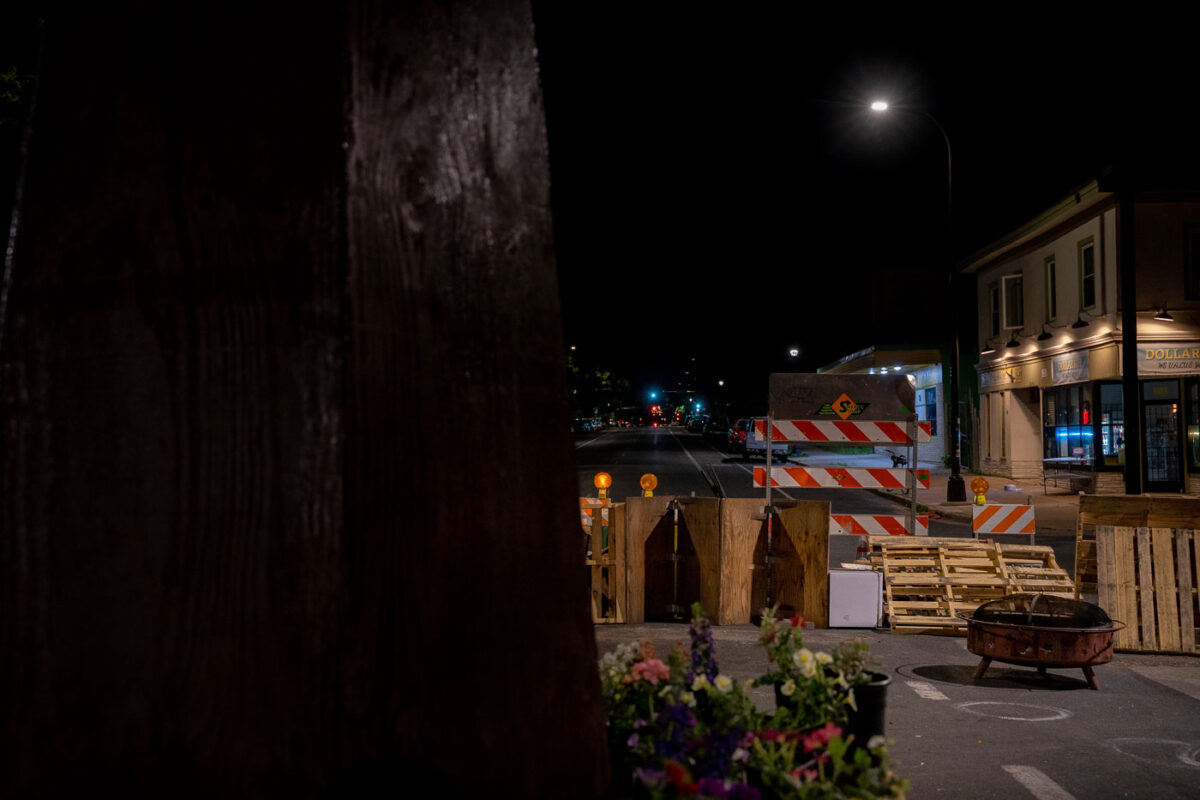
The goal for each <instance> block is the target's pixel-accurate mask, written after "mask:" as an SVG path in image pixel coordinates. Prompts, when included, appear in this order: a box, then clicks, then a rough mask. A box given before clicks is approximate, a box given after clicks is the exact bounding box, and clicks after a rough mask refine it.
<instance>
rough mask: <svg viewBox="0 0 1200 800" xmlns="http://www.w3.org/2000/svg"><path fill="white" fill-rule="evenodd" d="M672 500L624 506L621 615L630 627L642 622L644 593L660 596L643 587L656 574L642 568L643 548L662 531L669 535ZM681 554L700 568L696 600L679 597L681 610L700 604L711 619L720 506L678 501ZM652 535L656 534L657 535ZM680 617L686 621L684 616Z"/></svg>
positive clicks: (716, 597) (716, 596) (710, 501)
mask: <svg viewBox="0 0 1200 800" xmlns="http://www.w3.org/2000/svg"><path fill="white" fill-rule="evenodd" d="M672 500H673V498H671V497H667V496H663V497H630V498H627V499H626V501H625V507H626V523H627V530H628V535H627V537H626V539H627V541H626V549H625V559H626V560H625V576H626V598H627V605H626V613H625V620H626V621H627V622H630V623H638V622H645V621H646V611H647V609H646V596H647V592H660V591H661V587H660V586H648V585H647V580H648V577H650V576H651V575H654V574H655V570H654V564H650V565H648V564H647V559H646V550H647V545H651V544H653V543H652V542H651V539H652V537H653V539H654V541H655V542H658V541H660V537H662V536H663V528H662V526H663V525H666V526H667V530H666V534H667V535H672V530H671V529H672V528H673V521H672V511H671V509H670V503H671V501H672ZM679 501H680V517H681V523H680V529H681V530H680V538H681V543H680V552H681V553H687V554H690V553H692V552H694V553H695V559H696V561H697V562H698V564H699V570H698V571H699V596H698V597H694V596H693V597H682V596H681V597H680V598H679V600H680V603H681V604H682V605H683V607H684V608H685V609H686V608H687V606H688V605H690V603H691V602H692V601H693V600H699V601H700V604H701V605H702V606H704V608H705V610H706V611H707V613H708V614H709V616H712V615H713V614H714V609H716V608H717V606H718V605H719V602H720V578H721V576H720V556H721V532H720V517H721V512H720V504H721V502H722V501H720V500H718V499H717V498H702V497H681V498H679ZM656 531H658V533H657V534H656ZM686 613H687V612H686V611H685V615H686Z"/></svg>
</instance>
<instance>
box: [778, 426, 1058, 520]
mask: <svg viewBox="0 0 1200 800" xmlns="http://www.w3.org/2000/svg"><path fill="white" fill-rule="evenodd" d="M789 465H790V466H808V467H891V466H892V459H891V457H890V456H889V455H888V453H887V452H886V451H885V449H884V448H882V447H881V448H878V449H877V451H876V452H875V453H868V454H863V455H858V454H848V453H835V452H831V451H829V450H825V449H823V448H820V447H815V446H811V445H805V446H804V447H803V448H802V449H801V450H800V452H799V453H798V454H793V455H792V457H791V459H790V462H789ZM918 466H919V467H920V468H921V469H927V470H929V488H928V489H926V488H924V487H922V486H918V487H917V502H918V503H920V504H922V505H925V506H928V507H929V509H930V511H934V512H936V513H938V514H940V515H941V516H942V517H945V518H953V519H963V520H970V519H971V500H972V499H973V495H972V493H971V481H972V480H973V479H975V478H976V477H983V479H984V480H986V481H987V482H988V490H987V494H986V495H985V496H986V497H987V501H988V502H989V503H1004V504H1022V503H1024V504H1031V505H1033V507H1034V510H1033V513H1034V517H1035V519H1036V520H1037V530H1038V533H1043V532H1046V533H1071V534H1074V532H1075V523H1076V518H1077V517H1078V514H1079V496H1078V495H1075V494H1070V493H1068V492H1064V491H1063V490H1062V489H1057V490H1056V489H1054V488H1053V487H1052V488H1051V491H1050V494H1043V490H1042V487H1040V486H1038V485H1037V482H1036V481H1031V482H1024V483H1015V482H1014V481H1013V480H1012V479H1010V478H1004V477H1000V476H997V475H983V476H979V475H977V474H975V473H971V472H967V471H966V470H964V471H963V472H962V478H963V484H964V487H965V489H966V497H967V500H966V502H963V503H948V502H947V501H946V484H947V483H948V482H949V479H950V468H949V467H947V466H944V465H943V464H942V462H941V461H937V462H932V461H925V460H922V459H920V458H919V455H918ZM1014 483H1015V487H1014V488H1015V491H1014V490H1011V489H1009V490H1006V489H1005V486H1011V485H1013V484H1014ZM870 491H873V492H875V493H876V494H878V495H880V496H882V497H887V498H889V499H892V500H896V501H897V504H900V503H901V502H903V500H902V498H907V495H906V494H905V495H902V494H899V493H897V492H888V491H887V490H885V489H872V490H870Z"/></svg>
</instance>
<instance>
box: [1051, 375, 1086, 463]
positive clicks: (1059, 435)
mask: <svg viewBox="0 0 1200 800" xmlns="http://www.w3.org/2000/svg"><path fill="white" fill-rule="evenodd" d="M1043 407H1044V414H1043V427H1044V430H1043V436H1042V442H1043V452H1044V453H1045V456H1044V457H1045V458H1078V459H1082V460H1083V461H1085V462H1087V463H1091V462H1092V460H1093V459H1094V458H1095V445H1094V441H1093V440H1094V439H1095V430H1094V422H1095V421H1094V420H1093V418H1092V387H1091V384H1077V385H1075V386H1064V387H1062V388H1059V389H1048V390H1046V392H1045V395H1044V399H1043Z"/></svg>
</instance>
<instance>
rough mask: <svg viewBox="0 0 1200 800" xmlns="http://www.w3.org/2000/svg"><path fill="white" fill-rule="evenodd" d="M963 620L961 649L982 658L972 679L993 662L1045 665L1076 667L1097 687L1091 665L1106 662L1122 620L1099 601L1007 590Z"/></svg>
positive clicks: (1041, 668)
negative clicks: (964, 645) (964, 646)
mask: <svg viewBox="0 0 1200 800" xmlns="http://www.w3.org/2000/svg"><path fill="white" fill-rule="evenodd" d="M958 616H959V617H960V618H961V619H965V620H966V621H967V649H968V650H970V651H971V652H972V653H974V654H975V655H977V656H981V657H982V660H981V661H980V662H979V666H978V667H976V668H975V675H974V677H975V678H977V679H978V678H982V677H983V673H985V672H986V671H987V668H988V665H989V664H991V663H992V662H993V661H1002V662H1004V663H1007V664H1020V665H1024V666H1030V667H1037V671H1038V673H1039V674H1041V675H1045V674H1046V670H1047V669H1064V668H1067V667H1079V668H1081V669H1082V670H1083V675H1084V677H1085V678H1087V684H1088V688H1089V689H1099V688H1100V686H1099V685H1098V684H1097V683H1096V675H1095V673H1094V672H1093V671H1092V667H1095V666H1096V665H1098V664H1107V663H1109V662H1110V661H1112V653H1113V633H1115V632H1116V631H1119V630H1121V629H1122V628H1124V627H1125V623H1123V622H1118V621H1116V620H1113V619H1110V618H1109V616H1108V614H1107V613H1105V611H1104V609H1103V608H1100V606H1097V605H1093V604H1091V603H1086V602H1084V601H1082V600H1072V599H1070V598H1065V597H1057V596H1055V595H1048V594H1011V595H1009V596H1007V597H1001V598H1000V599H998V600H992V601H991V602H989V603H984V604H983V605H981V606H979V608H977V609H975V612H974V613H973V614H970V615H967V614H959V615H958Z"/></svg>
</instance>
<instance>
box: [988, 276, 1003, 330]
mask: <svg viewBox="0 0 1200 800" xmlns="http://www.w3.org/2000/svg"><path fill="white" fill-rule="evenodd" d="M988 295H989V296H988V301H989V303H990V308H989V311H990V312H991V323H990V325H989V327H988V335H989V336H999V335H1000V287H999V286H992V287H990V288H989V289H988Z"/></svg>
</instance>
